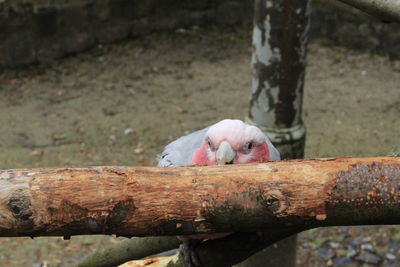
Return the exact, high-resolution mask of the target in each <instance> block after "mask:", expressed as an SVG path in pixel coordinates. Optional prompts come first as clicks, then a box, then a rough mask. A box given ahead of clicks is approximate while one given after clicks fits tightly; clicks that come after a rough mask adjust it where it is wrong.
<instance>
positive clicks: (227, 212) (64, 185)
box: [0, 157, 400, 236]
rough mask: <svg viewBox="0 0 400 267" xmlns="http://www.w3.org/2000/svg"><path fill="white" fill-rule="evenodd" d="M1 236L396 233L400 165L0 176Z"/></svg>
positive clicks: (362, 161) (360, 162) (336, 162)
mask: <svg viewBox="0 0 400 267" xmlns="http://www.w3.org/2000/svg"><path fill="white" fill-rule="evenodd" d="M0 188H1V191H0V215H1V216H0V236H49V235H53V236H58V235H62V236H70V235H77V234H117V235H125V236H155V235H186V234H194V233H214V232H246V231H249V232H251V231H255V230H260V229H268V228H282V229H283V228H286V227H293V226H307V227H316V226H328V225H353V224H384V223H385V224H386V223H391V224H397V223H399V222H400V209H399V206H400V205H399V204H400V203H399V202H400V198H399V195H400V158H396V157H376V158H338V159H313V160H290V161H279V162H269V163H260V164H245V165H231V166H211V167H205V166H196V167H194V166H189V167H176V168H171V167H168V168H159V167H88V168H48V169H18V170H2V171H0Z"/></svg>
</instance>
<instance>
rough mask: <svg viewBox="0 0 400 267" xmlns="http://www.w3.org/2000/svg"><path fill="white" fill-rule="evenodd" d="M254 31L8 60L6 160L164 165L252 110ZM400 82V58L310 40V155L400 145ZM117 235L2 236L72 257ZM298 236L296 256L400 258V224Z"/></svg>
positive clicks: (39, 259)
mask: <svg viewBox="0 0 400 267" xmlns="http://www.w3.org/2000/svg"><path fill="white" fill-rule="evenodd" d="M250 39H251V34H250V31H249V29H235V30H234V29H221V28H207V29H201V28H200V29H189V30H181V31H177V32H175V33H170V34H153V35H151V36H148V37H146V38H142V39H138V40H132V41H126V42H123V43H120V44H115V45H109V46H99V47H97V48H95V49H93V50H91V51H88V52H86V53H82V54H79V55H76V56H71V57H69V58H66V59H64V60H62V61H59V62H54V63H52V64H49V65H47V66H32V67H29V68H27V69H24V70H21V69H19V70H3V71H1V73H0V122H1V123H0V132H1V135H0V149H1V152H2V153H0V167H1V168H22V167H27V168H29V167H51V166H82V165H154V164H155V156H156V154H157V153H159V152H160V151H161V150H162V148H163V146H164V145H165V144H166V143H168V142H169V141H171V140H174V139H175V138H177V137H179V136H181V135H183V134H185V133H188V132H190V131H193V130H196V129H199V128H202V127H204V126H206V125H209V124H212V123H214V122H217V121H219V120H221V119H224V118H244V117H245V116H246V115H247V111H248V99H249V92H250V76H251V69H250V54H251V45H250ZM399 89H400V62H390V61H389V60H387V59H386V58H383V57H378V56H372V55H369V54H366V53H359V52H354V51H348V50H346V49H343V48H335V47H325V46H322V45H319V44H312V45H311V46H310V47H309V54H308V66H307V76H306V85H305V97H304V114H303V115H304V121H305V124H306V126H307V130H308V132H307V144H306V157H307V158H312V157H335V156H380V155H392V154H396V153H398V152H399V151H400V142H399V141H400V134H399V130H400V127H399V123H400V118H399V115H400V90H399ZM116 240H117V239H116V238H114V237H108V236H100V237H94V236H79V237H72V238H71V240H62V238H58V237H54V238H35V239H34V240H31V239H30V238H1V239H0V266H41V264H47V266H65V265H67V264H68V263H71V262H75V261H76V260H78V259H80V258H82V257H83V256H85V255H87V254H88V253H89V252H91V251H94V250H96V249H97V248H99V247H102V246H106V245H109V244H110V243H113V242H116ZM298 242H299V246H298V257H297V262H298V266H331V265H333V266H370V265H371V266H372V265H375V266H377V265H379V266H400V264H399V263H398V260H400V228H398V227H395V226H373V227H366V226H363V227H343V228H337V227H333V228H327V229H317V230H310V231H308V232H305V233H302V234H301V235H300V237H299V241H298ZM374 257H375V258H374ZM346 264H347V265H346ZM42 266H43V265H42Z"/></svg>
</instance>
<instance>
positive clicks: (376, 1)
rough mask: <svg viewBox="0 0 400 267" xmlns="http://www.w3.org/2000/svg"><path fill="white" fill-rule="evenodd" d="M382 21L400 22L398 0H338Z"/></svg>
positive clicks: (399, 3) (399, 2) (399, 4)
mask: <svg viewBox="0 0 400 267" xmlns="http://www.w3.org/2000/svg"><path fill="white" fill-rule="evenodd" d="M340 1H341V2H343V3H346V4H348V5H350V6H353V7H355V8H358V9H360V10H361V11H364V12H366V13H368V14H370V15H372V16H375V17H378V18H380V19H382V20H384V21H395V22H398V23H400V1H399V0H340Z"/></svg>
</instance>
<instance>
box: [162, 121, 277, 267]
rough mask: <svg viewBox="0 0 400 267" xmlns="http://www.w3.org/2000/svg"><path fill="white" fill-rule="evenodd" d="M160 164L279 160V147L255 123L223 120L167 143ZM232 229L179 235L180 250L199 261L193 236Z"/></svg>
mask: <svg viewBox="0 0 400 267" xmlns="http://www.w3.org/2000/svg"><path fill="white" fill-rule="evenodd" d="M157 160H158V165H157V166H159V167H173V166H185V165H223V164H239V163H251V162H264V161H270V160H280V155H279V152H278V150H276V148H275V147H274V146H273V145H272V143H271V141H270V140H269V139H268V137H267V136H266V135H265V134H264V133H263V132H262V131H261V130H260V129H259V128H257V127H256V126H253V125H249V124H246V123H244V122H242V121H240V120H229V119H227V120H222V121H220V122H218V123H216V124H214V125H211V126H209V127H206V128H204V129H202V130H199V131H196V132H193V133H191V134H188V135H185V136H182V137H180V138H178V139H177V140H175V141H173V142H171V143H170V144H168V145H167V146H166V147H165V148H164V151H163V152H162V153H161V155H159V156H158V158H157ZM229 234H230V233H216V234H198V235H190V236H187V237H183V236H180V237H179V238H180V239H181V240H183V242H184V244H183V246H181V252H182V253H183V254H184V256H185V261H186V262H187V264H188V265H189V266H193V265H200V264H199V261H198V259H197V257H196V255H195V253H194V250H193V245H194V244H195V243H196V242H198V241H196V242H191V241H194V240H205V239H215V238H222V237H225V236H227V235H229Z"/></svg>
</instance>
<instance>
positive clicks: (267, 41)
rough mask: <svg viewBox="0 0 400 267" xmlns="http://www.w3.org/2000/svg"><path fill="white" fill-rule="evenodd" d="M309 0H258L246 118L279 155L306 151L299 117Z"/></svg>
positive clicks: (303, 130)
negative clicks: (258, 128) (263, 133)
mask: <svg viewBox="0 0 400 267" xmlns="http://www.w3.org/2000/svg"><path fill="white" fill-rule="evenodd" d="M310 2H311V1H310V0H283V1H280V0H256V1H255V16H254V31H253V56H252V68H253V80H252V92H251V97H250V115H249V118H248V121H249V122H251V123H253V124H255V125H257V126H258V127H260V128H261V129H263V130H264V131H265V133H266V134H268V136H269V137H270V139H271V141H272V142H273V143H274V144H275V145H276V146H277V148H278V150H279V151H280V152H281V156H282V158H302V157H303V156H304V141H305V127H304V124H303V121H302V119H301V111H302V101H303V85H304V74H305V59H306V48H307V40H308V28H309V21H310Z"/></svg>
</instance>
